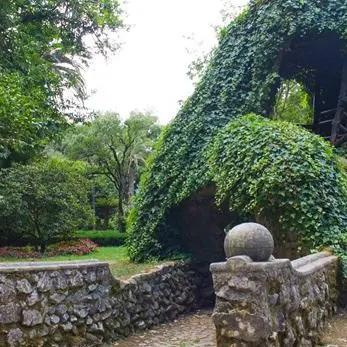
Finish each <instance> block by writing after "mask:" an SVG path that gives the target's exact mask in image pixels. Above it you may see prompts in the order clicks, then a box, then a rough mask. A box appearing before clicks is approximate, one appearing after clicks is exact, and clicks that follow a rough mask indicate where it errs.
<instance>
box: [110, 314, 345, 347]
mask: <svg viewBox="0 0 347 347" xmlns="http://www.w3.org/2000/svg"><path fill="white" fill-rule="evenodd" d="M211 315H212V310H209V311H199V312H197V313H195V314H193V315H190V316H185V317H181V318H179V319H177V320H175V321H174V322H171V323H166V324H162V325H160V326H157V327H155V328H153V329H152V330H148V331H145V332H143V333H142V334H141V335H133V336H131V337H129V338H127V339H126V340H124V341H118V342H116V343H115V344H113V345H112V347H113V346H117V347H216V343H215V328H214V325H213V323H212V319H211ZM322 343H323V344H322V346H323V347H347V311H343V312H339V313H338V314H337V315H336V316H335V317H333V318H332V319H331V320H330V321H329V322H328V325H327V329H326V331H325V333H324V334H323V337H322Z"/></svg>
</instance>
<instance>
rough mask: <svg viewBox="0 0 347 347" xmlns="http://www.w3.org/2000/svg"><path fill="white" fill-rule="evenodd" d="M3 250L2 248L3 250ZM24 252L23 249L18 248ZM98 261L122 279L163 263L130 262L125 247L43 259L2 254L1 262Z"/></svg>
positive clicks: (44, 257)
mask: <svg viewBox="0 0 347 347" xmlns="http://www.w3.org/2000/svg"><path fill="white" fill-rule="evenodd" d="M1 249H2V248H1ZM18 249H20V250H23V248H18ZM88 259H97V260H100V261H106V262H108V263H109V264H110V269H111V272H112V274H113V275H114V276H115V277H117V278H121V279H126V278H129V277H131V276H133V275H136V274H140V273H145V272H149V271H151V270H152V269H153V268H154V267H155V266H156V265H159V264H163V263H145V264H138V263H133V262H131V261H130V260H129V257H128V254H127V249H126V247H124V246H118V247H99V248H96V249H95V250H94V251H93V252H92V253H90V254H84V255H76V254H65V255H55V256H51V257H50V256H47V255H45V256H43V257H21V256H20V255H18V254H17V255H15V254H14V253H12V254H11V255H9V254H7V255H3V254H2V253H0V262H15V261H67V260H88Z"/></svg>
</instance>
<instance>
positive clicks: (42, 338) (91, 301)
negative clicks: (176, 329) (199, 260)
mask: <svg viewBox="0 0 347 347" xmlns="http://www.w3.org/2000/svg"><path fill="white" fill-rule="evenodd" d="M204 281H205V282H204ZM207 282H208V280H207ZM211 284H212V283H211ZM201 286H205V289H208V283H207V284H206V277H205V274H202V273H200V272H199V271H197V270H193V269H192V267H191V266H190V265H188V264H170V265H166V266H161V267H157V269H156V270H155V271H153V272H151V273H148V274H142V275H137V276H134V277H132V278H131V279H130V280H128V281H121V280H118V279H115V278H114V277H113V276H112V275H111V273H110V270H109V266H108V264H107V263H103V262H98V261H88V262H64V263H54V262H53V263H52V262H51V263H7V264H1V265H0V346H1V347H3V346H52V347H54V346H57V347H58V346H59V347H64V346H94V345H98V344H101V343H102V342H110V341H114V340H117V339H118V338H120V337H123V336H127V335H129V334H131V333H133V332H135V331H138V330H142V329H145V328H149V327H151V326H153V325H156V324H159V323H161V322H164V321H167V320H172V319H174V318H175V317H177V316H178V315H179V314H182V313H185V312H188V311H191V310H194V309H196V308H197V307H198V306H199V305H200V304H201V302H200V300H201V297H200V296H199V293H200V291H199V288H200V287H201ZM207 291H208V290H207ZM205 292H206V291H205Z"/></svg>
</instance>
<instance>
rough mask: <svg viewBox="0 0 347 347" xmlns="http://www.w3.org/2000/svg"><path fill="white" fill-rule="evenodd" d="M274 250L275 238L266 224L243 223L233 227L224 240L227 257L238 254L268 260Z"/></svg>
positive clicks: (258, 259)
mask: <svg viewBox="0 0 347 347" xmlns="http://www.w3.org/2000/svg"><path fill="white" fill-rule="evenodd" d="M273 250H274V240H273V237H272V235H271V233H270V232H269V230H267V229H266V228H265V227H264V226H262V225H260V224H257V223H243V224H240V225H237V226H236V227H234V228H233V229H231V230H230V231H229V232H228V234H227V236H226V238H225V241H224V251H225V254H226V256H227V258H230V257H234V256H237V255H246V256H249V257H250V258H251V259H253V260H254V261H267V260H269V258H270V256H271V255H272V253H273Z"/></svg>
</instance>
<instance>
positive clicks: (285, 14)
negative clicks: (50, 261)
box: [128, 0, 347, 261]
mask: <svg viewBox="0 0 347 347" xmlns="http://www.w3.org/2000/svg"><path fill="white" fill-rule="evenodd" d="M345 23H347V2H346V1H345V0H272V1H268V0H253V1H251V2H250V5H249V6H248V8H247V9H246V11H245V12H244V13H242V14H241V15H240V16H239V17H238V18H237V19H235V20H234V21H233V22H232V23H231V24H230V25H229V26H228V27H226V28H225V29H223V31H222V35H221V39H220V45H219V48H218V49H217V50H216V51H215V53H214V56H213V58H212V60H211V62H210V65H209V67H208V69H207V71H206V73H205V75H204V76H203V77H202V79H201V81H200V82H199V84H198V85H197V87H196V90H195V92H194V93H193V95H192V96H191V97H190V98H189V99H188V100H187V101H186V103H185V105H184V106H183V107H182V109H181V110H180V112H179V113H178V115H177V116H176V118H175V119H174V121H173V122H172V123H171V124H170V125H169V127H168V128H167V129H166V130H165V131H164V133H163V134H162V137H161V139H160V140H159V142H158V144H157V147H156V149H155V151H154V153H153V157H152V158H151V160H150V162H149V165H148V170H147V172H146V173H145V175H144V177H143V179H142V184H141V189H140V192H139V194H138V196H137V199H136V201H135V206H134V209H133V211H132V212H131V214H130V218H129V243H128V246H129V253H130V256H131V257H132V259H134V260H137V261H141V260H145V259H148V258H150V257H162V256H166V255H167V249H168V247H167V245H166V241H165V240H166V239H167V237H166V236H167V235H166V236H165V230H171V229H170V226H168V225H167V224H168V222H167V216H168V214H169V212H170V209H171V208H172V207H173V206H175V205H177V204H179V203H180V202H182V201H183V200H184V199H185V198H188V197H189V196H190V195H191V194H192V193H194V192H197V191H199V190H200V189H201V188H202V187H204V186H206V185H207V184H208V183H209V182H211V181H213V174H212V172H211V170H210V167H209V166H208V165H207V162H206V158H205V155H204V153H205V152H206V148H207V146H208V145H209V143H210V142H211V140H213V139H214V137H215V136H216V134H217V133H218V131H219V130H220V129H222V128H223V127H225V126H226V125H227V124H228V123H229V122H230V120H232V119H234V118H239V117H241V116H243V115H245V114H248V113H251V112H254V113H256V114H265V115H268V114H269V113H270V111H271V107H272V105H273V103H274V99H275V96H276V92H277V89H278V87H279V86H280V83H281V80H282V78H281V76H280V73H279V62H280V57H281V54H282V52H283V49H284V47H286V44H287V43H288V42H290V41H291V40H292V39H294V38H298V37H302V36H309V37H312V36H313V37H314V36H315V35H316V36H317V35H319V34H321V33H323V32H335V33H336V34H337V35H338V36H339V37H341V38H343V37H346V36H347V35H346V34H347V26H346V24H345ZM307 136H312V138H313V141H315V140H314V136H313V135H307ZM229 160H231V161H232V160H233V159H232V158H229ZM217 164H218V163H217ZM293 227H294V226H293Z"/></svg>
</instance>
